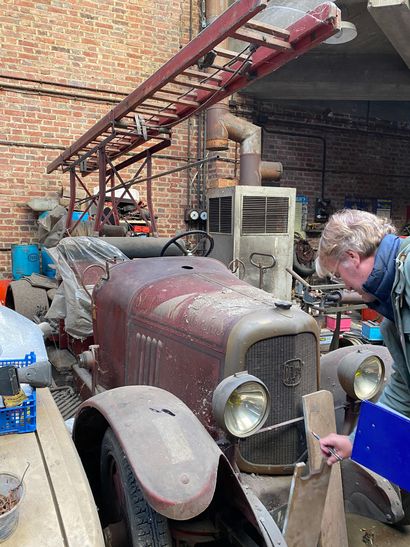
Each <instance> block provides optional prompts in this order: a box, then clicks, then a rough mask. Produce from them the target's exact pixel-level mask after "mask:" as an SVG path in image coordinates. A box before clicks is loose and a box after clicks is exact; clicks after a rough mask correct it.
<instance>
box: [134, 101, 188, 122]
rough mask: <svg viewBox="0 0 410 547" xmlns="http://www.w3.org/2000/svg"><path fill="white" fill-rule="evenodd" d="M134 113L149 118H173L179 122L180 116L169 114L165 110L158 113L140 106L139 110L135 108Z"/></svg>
mask: <svg viewBox="0 0 410 547" xmlns="http://www.w3.org/2000/svg"><path fill="white" fill-rule="evenodd" d="M134 112H137V113H138V114H146V115H148V116H151V115H153V116H161V117H163V118H173V119H175V120H177V119H178V118H179V116H178V115H177V114H174V113H173V112H168V111H167V110H164V111H163V112H158V111H157V110H151V109H149V108H145V107H144V106H143V105H140V106H138V107H137V108H134Z"/></svg>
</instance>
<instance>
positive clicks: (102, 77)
mask: <svg viewBox="0 0 410 547" xmlns="http://www.w3.org/2000/svg"><path fill="white" fill-rule="evenodd" d="M199 5H200V2H196V1H194V0H192V2H190V1H188V0H180V1H179V2H174V1H172V2H171V1H170V0H164V1H162V2H152V1H151V2H148V1H147V0H105V1H104V2H100V1H97V0H86V1H84V0H81V1H79V0H70V1H64V0H7V1H4V2H3V3H2V9H1V13H0V122H1V127H2V132H1V135H0V169H1V183H0V249H7V248H9V247H10V245H11V244H12V243H20V242H23V241H24V242H26V241H27V242H31V241H35V237H36V223H35V221H36V214H35V213H33V212H32V211H31V210H30V209H29V208H28V207H27V206H26V202H27V201H29V200H30V199H31V198H32V197H37V196H38V197H41V196H46V197H54V196H56V195H57V194H59V193H61V191H62V193H63V194H64V195H67V194H68V176H67V175H62V174H60V173H59V172H54V173H52V174H51V175H47V174H46V167H47V165H48V164H49V163H50V162H51V161H52V160H53V159H54V158H55V157H56V156H58V155H59V154H60V153H61V151H62V150H63V149H65V148H66V147H67V146H69V145H70V144H71V143H72V142H73V141H74V140H75V139H76V138H78V137H79V136H80V135H81V134H83V133H84V132H85V131H86V129H88V128H89V127H90V126H92V125H93V124H94V123H95V122H96V121H98V120H99V119H100V118H101V117H102V116H103V115H104V114H105V113H106V112H108V111H109V110H110V109H111V108H113V106H114V105H115V104H116V102H118V101H119V100H121V99H122V98H123V96H125V95H126V94H128V93H129V92H131V91H132V90H133V89H135V88H136V87H137V86H138V84H140V83H141V82H143V81H144V80H145V79H146V78H147V77H149V76H150V75H151V74H152V73H153V72H154V71H155V70H156V69H157V68H159V67H160V66H161V65H162V64H163V63H164V62H165V61H166V60H168V59H169V58H170V57H171V56H172V54H174V53H176V52H177V51H178V50H179V48H180V47H181V46H183V45H185V44H186V43H187V41H188V39H189V36H190V34H192V35H193V36H195V35H196V33H197V29H198V20H199V13H198V6H199ZM191 7H192V11H191ZM57 84H60V85H57ZM61 84H62V85H61ZM235 102H236V108H235V107H234V108H233V111H234V112H235V113H237V114H239V115H241V116H244V117H246V118H247V119H249V120H253V121H254V122H255V123H257V124H259V125H262V126H263V127H264V132H263V154H262V157H263V159H265V160H273V161H281V162H282V163H283V165H284V169H285V171H284V176H283V178H282V180H281V182H280V183H279V184H280V185H282V186H293V187H296V188H297V191H298V193H300V194H305V195H307V196H308V198H309V221H310V222H312V221H313V215H314V203H315V200H316V198H318V197H320V196H321V195H322V186H323V189H324V195H325V197H327V198H331V200H332V206H333V207H334V208H335V209H338V208H340V207H343V205H344V201H345V197H346V196H351V197H355V198H392V199H393V210H392V213H393V220H394V222H395V223H396V224H397V225H398V226H401V225H402V224H403V223H404V222H405V220H406V207H407V205H409V204H410V203H409V202H410V200H408V198H407V193H406V190H407V187H408V182H409V178H410V159H409V157H408V153H407V149H408V142H409V138H410V131H409V128H408V127H407V126H405V125H404V124H393V123H392V124H389V123H385V122H382V121H379V120H375V119H371V118H370V119H368V120H365V119H361V118H358V117H352V116H349V115H347V114H346V113H343V112H337V111H335V112H331V113H329V112H328V113H327V115H326V113H325V112H318V111H313V110H311V109H309V108H308V107H306V106H302V105H299V106H298V107H289V106H284V104H281V105H278V104H274V103H271V102H268V101H266V102H260V101H255V100H252V99H250V98H249V97H248V96H243V95H242V96H240V95H235V97H234V101H233V103H232V101H231V103H232V104H234V103H235ZM188 125H189V126H190V129H189V134H190V138H189V145H188ZM172 142H173V144H172V146H171V147H170V148H168V149H166V150H164V151H163V153H162V154H161V155H160V156H161V157H160V158H159V159H156V160H155V161H154V169H153V171H154V174H155V173H158V172H161V171H165V170H168V169H172V168H175V167H178V166H181V165H184V164H186V162H187V160H188V159H189V158H191V159H193V160H195V159H197V158H198V157H201V154H202V152H201V151H198V149H197V120H196V119H192V120H191V121H189V122H184V123H182V124H181V125H180V126H177V127H176V128H175V129H174V132H173V141H172ZM219 155H220V158H221V159H220V160H219V161H218V162H211V163H209V164H208V166H207V172H208V175H209V178H213V179H215V178H227V179H235V178H237V177H238V175H239V165H238V158H239V153H238V145H237V144H235V143H231V144H230V149H229V151H228V152H227V153H223V152H222V153H219ZM134 171H135V170H134ZM134 171H129V172H128V173H124V178H128V177H130V176H131V175H132V174H133V172H134ZM189 175H190V176H189ZM194 175H195V170H192V171H191V173H187V172H184V171H181V172H179V173H176V174H173V175H169V176H166V177H162V178H160V179H157V180H156V181H155V183H154V205H155V208H156V211H157V213H158V215H159V221H158V226H159V232H160V235H170V234H173V233H175V231H176V230H178V229H181V228H184V226H185V225H184V222H183V212H184V209H185V207H186V206H187V205H188V204H193V203H195V200H196V198H197V185H198V183H199V184H200V192H199V194H200V195H201V192H202V191H203V188H204V186H205V184H206V180H203V178H202V177H196V178H195V177H194ZM95 183H96V184H97V181H96V180H95ZM138 189H139V190H140V193H141V195H142V196H143V197H144V193H145V187H144V186H143V185H141V188H138ZM188 202H189V203H188ZM9 272H10V252H9V251H3V250H0V276H1V275H2V274H8V273H9Z"/></svg>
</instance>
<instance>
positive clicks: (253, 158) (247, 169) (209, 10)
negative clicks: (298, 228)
mask: <svg viewBox="0 0 410 547" xmlns="http://www.w3.org/2000/svg"><path fill="white" fill-rule="evenodd" d="M205 5H206V18H207V22H208V24H210V23H212V21H213V20H214V19H215V18H216V17H218V15H220V14H221V13H222V12H223V11H225V10H226V9H227V8H228V0H207V1H206V2H205ZM226 43H227V40H226V41H225V46H223V47H226ZM227 49H229V47H227ZM206 131H207V137H206V147H207V149H208V150H214V151H215V150H228V148H229V139H231V140H233V141H235V142H238V143H240V165H239V184H240V185H241V186H242V185H248V186H261V183H262V178H271V179H273V180H279V179H280V177H281V175H282V172H283V166H282V164H280V163H278V162H263V164H262V163H261V149H262V132H261V128H260V127H258V126H257V125H254V124H253V123H251V122H249V121H247V120H245V119H243V118H238V117H236V116H234V115H233V114H231V113H230V112H229V106H228V104H227V102H226V100H225V101H224V102H220V103H218V104H216V105H213V106H210V107H209V108H208V110H207V124H206Z"/></svg>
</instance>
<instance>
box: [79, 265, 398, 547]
mask: <svg viewBox="0 0 410 547" xmlns="http://www.w3.org/2000/svg"><path fill="white" fill-rule="evenodd" d="M147 272H149V275H147ZM92 302H93V304H92V306H93V308H92V309H93V312H92V313H93V324H94V345H92V346H91V348H90V350H89V351H87V352H85V353H83V354H82V357H81V359H82V364H83V366H84V367H85V369H83V371H84V373H86V371H87V370H88V375H89V379H90V380H89V382H88V386H90V385H91V386H92V387H91V389H92V391H93V392H94V393H96V394H95V395H94V396H92V397H91V398H89V399H88V400H87V401H86V402H85V403H83V405H82V406H81V408H80V410H79V412H78V414H77V417H76V420H75V427H74V441H75V444H76V446H77V449H78V452H79V454H80V457H81V459H82V462H83V465H84V467H85V470H86V472H87V475H88V477H89V480H90V484H91V487H92V490H93V493H94V496H95V499H96V502H97V505H98V507H99V511H100V518H101V522H102V526H103V528H104V530H105V534H106V540H107V542H108V544H110V545H114V546H117V545H163V546H166V545H173V544H175V545H196V544H199V543H201V542H209V543H210V544H212V545H244V546H245V545H275V546H279V545H281V546H283V545H285V540H284V537H283V535H282V533H281V532H280V530H279V527H278V525H277V524H276V521H277V522H278V523H279V525H282V524H283V522H281V518H283V511H284V508H285V507H286V504H287V503H288V497H289V488H290V481H291V478H292V474H293V471H294V469H295V465H296V464H297V463H298V462H305V461H306V459H307V445H308V439H307V436H306V432H305V424H304V420H303V408H302V398H303V396H304V395H306V394H309V393H313V392H315V391H317V390H318V389H319V388H323V387H324V388H326V389H329V390H330V391H331V392H332V393H333V396H334V400H335V412H336V422H337V425H338V429H339V431H345V432H349V430H350V429H351V428H352V427H353V425H354V421H355V418H356V415H357V401H359V400H360V399H374V398H377V396H378V394H379V393H380V390H381V389H382V387H383V384H384V378H385V374H384V370H385V369H384V367H386V366H387V367H389V364H390V362H391V358H390V356H389V354H388V352H387V350H386V348H383V347H378V348H371V349H372V351H370V348H369V347H368V346H361V347H360V348H359V349H358V348H357V347H353V346H352V347H350V348H342V349H340V350H337V351H335V352H332V353H331V354H329V355H328V356H327V357H325V358H324V359H322V362H320V359H319V331H318V327H317V324H316V321H315V320H314V319H313V318H312V316H310V315H308V314H307V313H305V312H303V311H301V310H300V309H299V308H298V307H296V306H292V305H291V304H290V303H289V302H286V301H278V300H276V299H275V298H274V297H273V296H272V295H270V294H268V293H266V292H264V291H262V290H260V289H257V288H255V287H252V286H250V285H249V284H247V283H246V282H244V281H241V280H239V279H238V278H237V277H236V276H235V275H234V274H232V273H231V272H230V271H229V270H228V269H227V268H226V266H224V265H223V264H221V263H220V262H219V261H217V260H214V259H211V258H205V257H200V256H189V255H188V256H165V257H153V258H143V259H136V260H132V261H125V262H122V263H118V264H116V265H114V266H111V267H110V268H109V269H108V270H107V274H106V275H103V277H102V278H101V279H100V281H99V282H98V284H97V285H96V287H95V289H94V293H93V300H92ZM120 386H122V387H120ZM342 386H343V388H344V389H343V388H342ZM319 410H320V409H319ZM331 410H332V412H333V408H332V409H331ZM323 419H324V420H325V417H323ZM344 475H345V477H344V479H345V481H347V482H346V483H347V484H350V486H349V488H347V489H346V488H345V490H349V492H350V493H349V495H348V497H349V499H346V503H347V506H348V507H350V509H351V510H352V511H354V510H357V509H358V508H359V510H360V503H359V506H358V505H357V503H356V501H357V500H359V499H360V498H361V499H362V501H363V500H364V499H368V504H369V503H371V504H372V505H373V506H374V512H373V513H372V510H369V509H367V510H365V511H364V513H365V514H367V515H372V516H374V517H376V516H377V517H379V516H380V515H383V517H382V518H383V520H384V522H395V521H397V520H399V519H400V518H401V516H402V513H401V507H400V506H399V504H398V503H399V498H398V496H397V494H396V493H395V491H394V490H393V489H392V487H391V486H390V484H389V483H387V481H384V482H383V481H382V480H377V479H375V478H374V476H373V475H372V474H371V473H370V472H366V470H364V469H360V468H359V467H358V468H357V469H354V470H352V468H351V466H348V467H347V468H346V470H345V472H344ZM370 483H371V484H372V486H373V488H372V489H370V490H369V484H370ZM369 500H371V501H369ZM306 502H307V500H306ZM364 505H365V506H366V504H364ZM312 510H313V511H316V508H315V507H312V506H311V507H309V503H306V514H309V511H312ZM362 512H363V508H362ZM281 515H282V517H281ZM340 518H344V514H342V515H340ZM275 519H276V521H275ZM372 522H373V521H372Z"/></svg>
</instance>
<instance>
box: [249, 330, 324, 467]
mask: <svg viewBox="0 0 410 547" xmlns="http://www.w3.org/2000/svg"><path fill="white" fill-rule="evenodd" d="M245 369H246V370H248V372H249V374H253V375H255V376H256V377H258V378H259V379H260V380H262V382H264V383H265V385H266V386H267V387H268V389H269V392H270V395H271V410H270V414H269V417H268V419H267V421H266V423H265V425H264V427H267V426H271V425H274V424H278V423H281V422H286V421H288V420H292V419H293V418H298V417H300V416H303V409H302V395H305V394H306V393H312V392H314V391H316V389H317V372H316V338H315V336H314V335H313V334H311V333H302V334H297V335H287V336H281V337H277V338H268V339H266V340H262V341H261V342H257V343H256V344H254V345H253V346H251V347H250V348H249V350H248V352H247V354H246V366H245ZM305 451H306V437H305V432H304V422H303V420H302V421H300V422H297V423H296V424H293V425H289V426H286V427H281V428H279V429H277V430H273V431H267V432H266V433H259V434H257V435H253V436H251V437H249V438H247V439H243V440H241V441H240V452H241V455H242V457H243V458H245V460H247V461H248V462H251V463H253V464H258V465H291V464H294V463H295V462H297V461H298V460H302V459H303V458H304V455H305Z"/></svg>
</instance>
